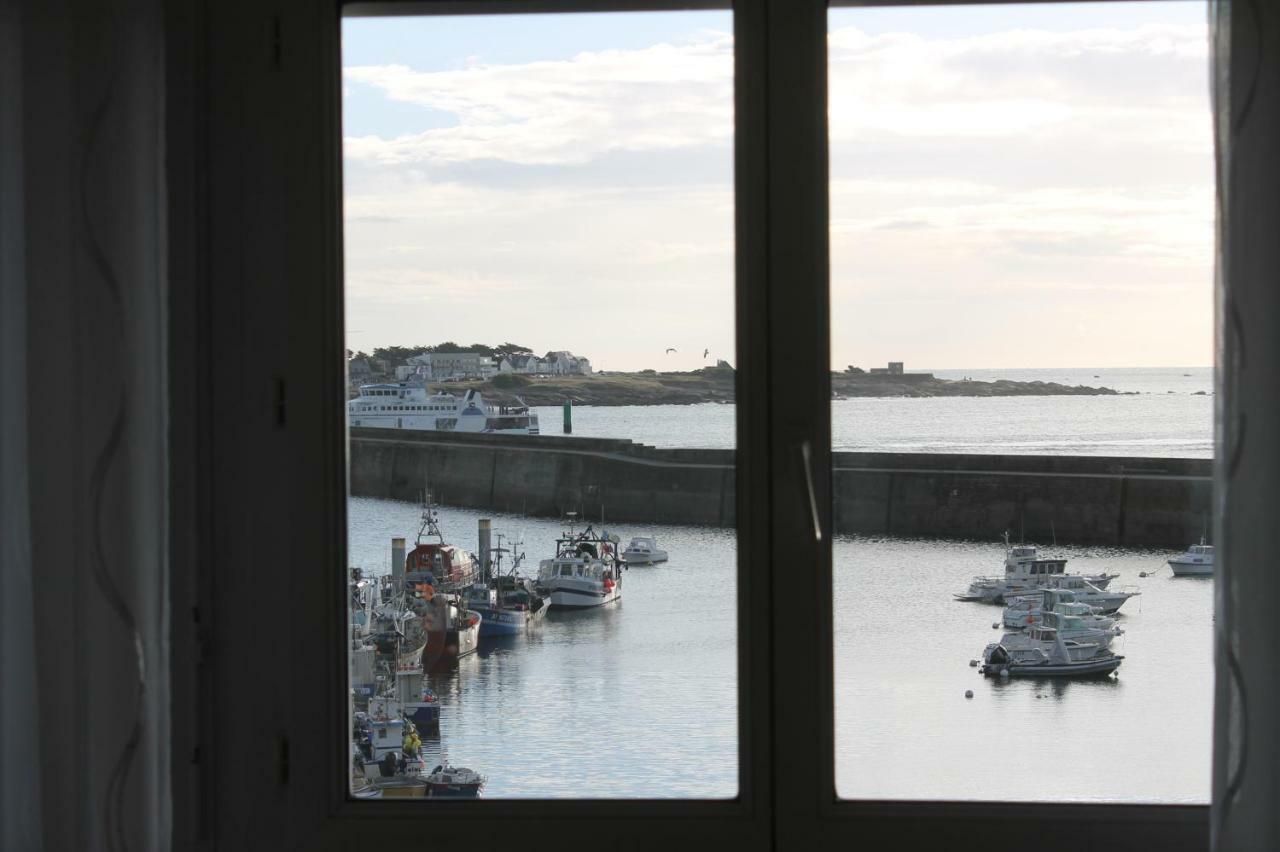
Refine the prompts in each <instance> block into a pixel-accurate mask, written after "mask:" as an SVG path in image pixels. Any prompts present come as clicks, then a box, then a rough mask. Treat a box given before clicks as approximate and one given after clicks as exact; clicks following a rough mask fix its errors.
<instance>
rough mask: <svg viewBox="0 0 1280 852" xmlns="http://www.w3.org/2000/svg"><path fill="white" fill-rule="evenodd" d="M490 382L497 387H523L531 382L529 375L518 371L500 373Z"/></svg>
mask: <svg viewBox="0 0 1280 852" xmlns="http://www.w3.org/2000/svg"><path fill="white" fill-rule="evenodd" d="M489 383H490V384H492V385H493V386H494V387H495V388H522V387H525V386H527V385H528V384H529V377H528V376H521V375H518V374H516V373H498V375H496V376H494V377H493V378H492V379H490V380H489Z"/></svg>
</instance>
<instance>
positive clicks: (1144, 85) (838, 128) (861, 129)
mask: <svg viewBox="0 0 1280 852" xmlns="http://www.w3.org/2000/svg"><path fill="white" fill-rule="evenodd" d="M829 27H830V33H829V38H828V60H829V69H830V86H829V88H830V102H829V117H830V134H831V139H830V144H831V260H832V263H831V290H832V364H833V366H834V367H836V368H837V369H839V368H842V367H844V366H845V365H847V364H856V365H860V366H864V367H865V366H872V365H879V364H883V363H884V362H886V361H888V360H902V361H906V362H907V366H908V368H909V369H910V368H912V367H921V368H934V369H941V368H962V367H974V368H977V367H987V368H998V367H1010V368H1014V367H1057V366H1096V367H1117V366H1193V365H1208V364H1211V363H1212V357H1213V356H1212V318H1213V306H1212V278H1213V276H1212V269H1213V264H1212V249H1213V156H1212V155H1213V151H1212V128H1211V122H1210V113H1209V91H1208V45H1207V26H1206V13H1205V7H1204V4H1203V3H1200V2H1171V3H1164V2H1150V3H1121V4H1116V3H1107V4H1074V3H1073V4H1048V5H1041V6H988V7H967V8H938V7H934V8H923V9H901V8H898V9H837V10H833V11H832V12H831V13H830V15H829ZM732 52H733V39H732V19H731V17H730V13H729V12H727V11H724V12H674V13H610V14H590V15H511V16H507V15H489V16H471V17H443V16H437V17H422V18H403V17H401V18H349V19H347V20H346V21H345V22H344V25H343V122H344V129H343V135H344V158H343V163H344V182H345V227H346V282H347V325H348V345H349V347H350V348H352V349H353V350H365V351H368V350H371V349H373V348H374V347H376V346H384V345H417V344H434V343H439V342H441V341H445V340H454V341H457V342H460V343H473V342H484V343H492V344H496V343H501V342H505V341H511V342H515V343H519V344H523V345H526V346H529V347H530V348H532V349H534V350H536V351H538V352H543V351H547V350H552V349H569V350H572V351H574V352H576V353H578V354H580V355H586V356H587V357H589V358H591V360H592V363H593V365H594V366H595V367H596V368H597V369H606V370H637V369H644V368H655V369H680V370H684V369H693V368H697V367H700V366H703V365H705V364H713V363H714V362H715V360H716V359H717V358H725V359H726V360H729V361H733V360H734V356H733V347H734V333H733V251H734V233H733V224H734V223H733V204H734V199H733V66H732V63H733V53H732ZM668 348H674V349H676V352H674V353H668V352H666V350H667V349H668ZM704 353H705V354H704Z"/></svg>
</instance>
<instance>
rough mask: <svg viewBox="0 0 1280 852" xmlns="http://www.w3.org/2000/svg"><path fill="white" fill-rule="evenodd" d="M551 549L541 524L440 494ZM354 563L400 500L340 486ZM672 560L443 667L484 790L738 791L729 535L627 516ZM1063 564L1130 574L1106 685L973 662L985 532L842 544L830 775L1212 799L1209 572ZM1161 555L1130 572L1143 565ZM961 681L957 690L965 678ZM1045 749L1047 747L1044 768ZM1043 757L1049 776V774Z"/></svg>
mask: <svg viewBox="0 0 1280 852" xmlns="http://www.w3.org/2000/svg"><path fill="white" fill-rule="evenodd" d="M482 516H483V517H491V518H493V519H494V527H495V530H496V531H501V532H504V533H506V534H517V535H521V534H522V535H523V539H524V548H525V551H526V553H527V554H528V556H529V561H530V563H531V564H534V565H536V561H537V560H538V559H539V558H542V557H544V556H547V555H550V553H551V550H552V548H553V546H554V544H553V543H554V538H555V536H556V535H557V533H558V532H559V529H560V528H559V526H558V525H557V524H556V523H555V522H552V521H546V520H540V519H523V518H517V517H513V516H505V515H502V514H500V513H484V514H483V515H482V514H481V513H477V512H472V511H466V510H458V509H449V508H444V509H442V511H441V519H442V522H443V526H444V530H445V532H446V535H448V536H449V538H450V539H451V540H452V541H454V542H455V543H458V544H460V545H463V546H465V547H468V548H474V547H475V546H476V545H475V542H476V533H475V530H476V522H477V520H478V519H479V518H480V517H482ZM350 517H351V564H353V565H359V566H361V567H362V568H365V569H366V570H369V571H372V572H374V573H382V572H384V571H386V570H387V567H388V565H389V563H390V539H391V537H392V536H396V535H409V536H410V537H411V540H412V534H413V533H414V532H415V531H416V529H417V509H416V507H415V506H413V505H412V504H408V503H400V502H395V501H388V500H376V499H367V498H353V499H352V500H351V501H350ZM612 531H613V532H616V533H617V534H618V535H619V536H621V537H622V539H623V540H624V541H625V540H627V539H628V538H629V537H630V536H632V535H638V534H653V535H656V536H657V537H658V540H659V543H660V544H661V545H662V546H663V547H664V548H665V549H667V550H668V551H669V552H670V553H671V561H670V562H669V563H666V564H664V565H661V566H656V567H651V568H634V569H632V570H630V571H628V572H627V574H626V575H625V580H624V590H625V594H624V596H623V600H622V601H621V602H620V604H618V605H614V606H611V607H605V608H601V609H596V610H589V611H586V612H581V613H569V614H564V615H560V614H557V613H552V614H550V615H549V616H548V617H547V619H546V621H545V622H544V623H543V624H542V625H541V626H540V627H538V628H536V629H535V631H534V632H533V633H531V634H530V635H529V636H528V637H520V638H513V639H508V640H502V641H493V640H484V641H485V644H483V645H482V649H481V652H480V653H479V654H476V655H473V656H471V657H468V658H466V659H464V660H462V661H461V663H460V664H459V667H458V670H457V671H456V672H454V673H452V674H449V675H442V676H437V677H435V678H434V679H433V685H434V687H435V689H436V690H437V692H438V693H439V694H440V697H441V701H442V703H443V712H442V724H441V735H440V738H439V740H430V741H428V743H427V751H428V754H429V755H430V756H431V757H432V758H434V757H436V756H437V755H438V754H440V753H441V751H444V752H446V753H447V755H448V757H449V758H450V759H451V760H453V761H454V762H456V763H459V764H461V765H466V766H471V767H472V768H475V769H477V770H480V771H481V772H483V773H485V774H486V775H488V776H489V778H490V781H489V785H488V787H487V788H486V795H487V796H489V797H579V796H588V797H624V798H625V797H655V796H657V797H668V796H687V797H704V798H714V797H728V796H732V795H734V793H735V792H736V789H737V772H738V762H737V735H738V732H737V716H736V709H735V708H736V706H737V692H736V690H737V676H736V657H735V650H734V649H735V642H736V635H737V631H736V624H735V619H734V616H733V614H734V611H735V604H734V599H735V595H734V574H735V536H734V534H733V533H732V532H731V531H727V530H719V529H709V528H701V527H663V526H642V525H626V526H619V527H617V528H615V529H614V530H612ZM1055 552H1057V553H1059V554H1061V555H1063V556H1066V557H1068V558H1069V559H1071V565H1070V568H1071V569H1072V570H1089V571H1093V570H1102V569H1103V568H1106V569H1107V570H1110V571H1113V572H1118V573H1120V574H1121V578H1120V579H1118V580H1115V581H1114V584H1113V587H1119V586H1121V585H1125V584H1135V585H1137V586H1139V587H1140V588H1141V589H1142V591H1143V595H1142V597H1140V598H1136V599H1134V600H1131V601H1129V602H1128V603H1127V604H1125V608H1124V609H1123V610H1122V613H1123V617H1122V619H1121V621H1122V622H1123V626H1124V628H1125V630H1126V631H1127V633H1126V635H1125V636H1124V637H1122V638H1121V639H1119V640H1117V642H1116V645H1115V647H1116V649H1117V650H1118V651H1119V652H1120V653H1123V654H1125V655H1126V660H1125V662H1124V664H1123V665H1122V666H1121V668H1120V671H1119V675H1118V677H1117V678H1116V679H1115V681H1114V682H1095V683H1085V682H1077V683H1062V684H1052V683H1049V684H1037V683H1032V682H1020V681H1015V682H1012V683H1007V684H1000V683H996V682H992V681H987V680H985V679H984V678H982V677H981V676H980V675H978V674H977V672H976V670H975V669H973V668H970V667H969V665H968V661H969V660H970V659H973V658H976V657H978V656H979V655H980V653H981V651H982V648H983V646H984V645H985V644H986V643H988V642H990V641H993V640H994V639H995V638H997V637H998V635H999V633H998V631H995V630H992V629H991V624H992V623H993V622H995V621H997V620H998V619H999V615H1000V610H999V608H998V607H991V606H983V605H980V604H971V603H956V602H953V601H952V600H951V593H952V592H953V591H957V590H962V589H963V588H964V587H965V586H967V584H968V580H969V578H970V576H972V575H974V574H978V573H983V574H987V573H992V572H993V571H998V570H999V569H1000V565H1001V560H1002V559H1003V549H1002V547H1001V545H999V544H998V543H971V542H949V541H915V540H904V539H863V538H842V539H839V540H837V541H836V542H835V554H836V588H835V596H834V600H835V607H836V643H837V647H836V668H837V684H836V694H837V706H836V715H837V749H838V754H837V785H838V790H839V792H840V793H841V795H844V796H848V797H876V798H908V799H909V798H968V799H997V800H1000V799H1006V800H1015V799H1041V800H1044V799H1048V800H1058V801H1081V800H1104V801H1161V802H1172V801H1184V802H1185V801H1190V802H1205V801H1208V794H1209V759H1210V743H1209V737H1210V720H1211V716H1212V685H1213V673H1212V656H1211V647H1212V643H1211V613H1212V591H1213V589H1212V580H1196V579H1185V578H1184V579H1177V580H1175V579H1172V578H1171V577H1170V575H1169V571H1168V568H1167V566H1164V563H1163V560H1164V559H1165V558H1166V557H1167V556H1168V554H1166V553H1157V552H1141V551H1132V550H1128V551H1119V550H1105V549H1092V550H1089V549H1080V548H1066V547H1063V548H1057V549H1056V550H1055ZM1155 569H1158V572H1157V574H1156V575H1155V576H1153V577H1149V578H1146V579H1140V578H1139V577H1138V572H1140V571H1150V570H1155ZM966 689H973V690H974V693H975V695H974V698H973V699H971V700H966V699H965V698H964V691H965V690H966ZM1046 749H1048V750H1049V751H1051V752H1052V753H1054V754H1056V755H1058V757H1057V758H1055V761H1054V762H1053V763H1052V764H1046V762H1045V755H1046ZM1047 767H1051V771H1048V772H1047V771H1046V769H1047Z"/></svg>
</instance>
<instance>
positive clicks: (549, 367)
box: [544, 351, 591, 376]
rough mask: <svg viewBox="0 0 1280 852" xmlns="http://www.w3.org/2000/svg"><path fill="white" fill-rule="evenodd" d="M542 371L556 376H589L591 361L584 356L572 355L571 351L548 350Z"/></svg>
mask: <svg viewBox="0 0 1280 852" xmlns="http://www.w3.org/2000/svg"><path fill="white" fill-rule="evenodd" d="M544 372H547V373H551V374H552V375H556V376H589V375H591V362H590V361H589V360H587V359H586V358H582V357H579V356H577V355H574V354H573V353H572V352H565V351H558V352H548V353H547V357H546V369H545V370H544Z"/></svg>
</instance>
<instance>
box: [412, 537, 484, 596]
mask: <svg viewBox="0 0 1280 852" xmlns="http://www.w3.org/2000/svg"><path fill="white" fill-rule="evenodd" d="M404 570H405V572H406V573H411V572H415V571H430V572H431V573H432V574H434V575H435V576H436V578H437V579H439V580H440V581H441V582H442V583H443V584H445V585H452V586H455V587H456V586H460V585H463V584H466V583H468V582H470V581H471V580H472V579H473V578H474V577H475V575H476V562H475V560H474V559H473V558H472V557H471V554H470V553H467V552H466V551H465V550H463V549H462V548H460V547H455V546H454V545H452V544H439V543H437V542H431V541H429V542H422V543H420V544H419V545H418V546H417V547H415V548H414V549H413V550H411V551H409V553H408V555H406V556H405V558H404Z"/></svg>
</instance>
